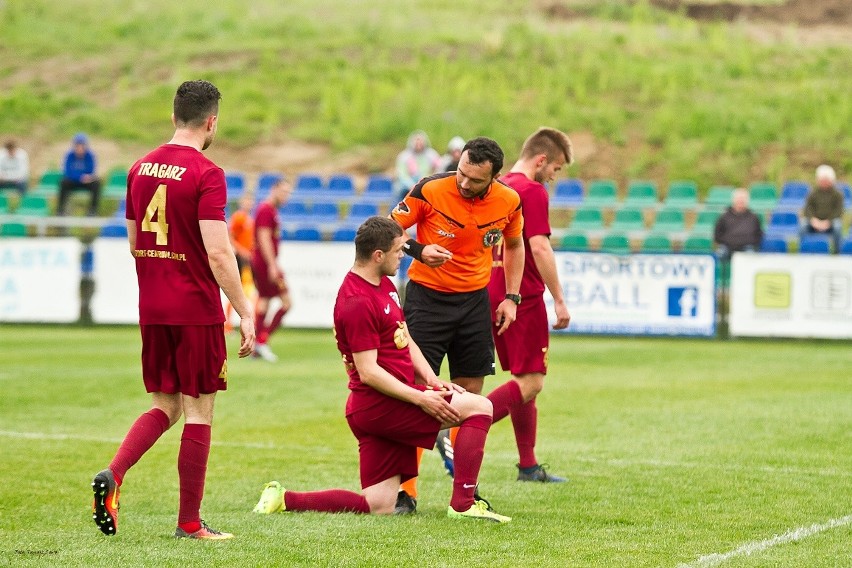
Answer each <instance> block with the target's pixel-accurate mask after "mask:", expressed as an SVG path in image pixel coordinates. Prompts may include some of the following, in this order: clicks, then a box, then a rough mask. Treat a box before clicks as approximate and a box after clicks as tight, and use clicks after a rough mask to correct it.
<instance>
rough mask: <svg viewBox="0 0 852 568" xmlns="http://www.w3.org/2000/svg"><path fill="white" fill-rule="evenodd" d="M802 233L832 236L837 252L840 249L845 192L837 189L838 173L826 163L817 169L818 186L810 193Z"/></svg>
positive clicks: (804, 213)
mask: <svg viewBox="0 0 852 568" xmlns="http://www.w3.org/2000/svg"><path fill="white" fill-rule="evenodd" d="M803 217H804V219H803V220H802V231H801V235H802V236H803V237H804V236H805V235H808V234H814V233H817V234H823V235H829V236H831V240H832V241H833V242H834V250H835V252H837V251H839V250H840V234H841V232H842V229H841V220H842V219H843V193H841V191H840V190H839V189H837V174H835V173H834V168H832V167H831V166H827V165H825V164H823V165H821V166H819V167H818V168H817V169H816V187H814V188H812V189H811V191H810V193H808V198H807V200H806V201H805V210H804V212H803Z"/></svg>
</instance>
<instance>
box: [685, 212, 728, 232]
mask: <svg viewBox="0 0 852 568" xmlns="http://www.w3.org/2000/svg"><path fill="white" fill-rule="evenodd" d="M720 215H721V213H720V212H719V211H714V210H707V211H701V212H700V213H699V214H698V216H697V217H696V218H695V224H694V225H693V226H692V230H691V233H692V234H693V235H695V236H709V235H712V234H713V232H714V230H715V229H716V221H718V220H719V216H720Z"/></svg>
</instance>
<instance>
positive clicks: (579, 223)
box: [570, 207, 604, 231]
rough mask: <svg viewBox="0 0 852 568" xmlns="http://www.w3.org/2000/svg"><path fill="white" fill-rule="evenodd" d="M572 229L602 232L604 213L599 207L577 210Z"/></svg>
mask: <svg viewBox="0 0 852 568" xmlns="http://www.w3.org/2000/svg"><path fill="white" fill-rule="evenodd" d="M570 228H571V229H572V230H575V231H590V230H591V231H595V230H602V229H603V228H604V222H603V212H602V211H601V210H600V209H598V208H597V207H584V208H583V209H577V211H575V212H574V219H573V220H572V221H571V225H570Z"/></svg>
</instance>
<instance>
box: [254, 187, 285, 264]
mask: <svg viewBox="0 0 852 568" xmlns="http://www.w3.org/2000/svg"><path fill="white" fill-rule="evenodd" d="M261 227H266V228H267V229H272V252H273V253H274V257H275V258H278V240H279V237H280V235H281V218H280V217H279V216H278V210H277V209H275V207H273V206H272V205H270V204H269V203H266V202H265V201H264V202H263V203H261V204H260V205H258V206H257V211H256V212H255V214H254V252H253V253H252V256H253V258H252V262H253V263H255V264H260V265H265V264H266V260H264V258H263V253H262V252H261V251H260V244H259V242H260V239H259V238H258V236H257V232H258V229H260V228H261Z"/></svg>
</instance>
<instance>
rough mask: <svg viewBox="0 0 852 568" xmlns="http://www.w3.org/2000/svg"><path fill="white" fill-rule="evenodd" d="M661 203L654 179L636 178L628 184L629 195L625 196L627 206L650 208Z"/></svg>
mask: <svg viewBox="0 0 852 568" xmlns="http://www.w3.org/2000/svg"><path fill="white" fill-rule="evenodd" d="M657 205H659V198H658V197H657V184H655V183H654V182H652V181H639V180H634V181H631V182H630V183H629V184H627V195H626V196H625V198H624V206H625V207H639V208H648V207H656V206H657Z"/></svg>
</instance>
